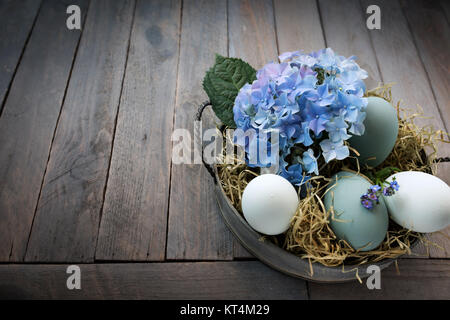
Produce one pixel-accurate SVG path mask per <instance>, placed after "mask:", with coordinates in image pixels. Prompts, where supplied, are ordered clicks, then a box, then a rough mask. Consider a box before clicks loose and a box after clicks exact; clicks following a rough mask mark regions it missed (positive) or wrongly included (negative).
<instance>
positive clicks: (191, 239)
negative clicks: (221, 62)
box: [0, 0, 450, 299]
mask: <svg viewBox="0 0 450 320" xmlns="http://www.w3.org/2000/svg"><path fill="white" fill-rule="evenodd" d="M71 4H76V5H78V6H79V7H80V9H81V25H82V29H81V31H80V30H69V29H68V28H67V26H66V19H67V18H68V17H69V14H67V13H66V9H67V6H68V5H71ZM370 4H377V5H378V6H380V8H381V18H382V20H381V30H368V29H367V27H366V19H367V17H368V15H367V14H366V8H367V7H368V6H369V5H370ZM449 17H450V6H449V3H448V2H447V1H445V0H442V1H414V2H413V1H400V2H399V1H388V0H383V1H380V0H374V1H369V0H362V1H356V0H355V1H331V0H330V1H322V0H319V1H314V0H304V1H288V0H286V1H285V0H274V1H272V0H260V1H257V0H253V1H250V0H249V1H238V0H228V1H219V0H204V1H194V0H184V1H182V2H181V1H176V0H172V1H167V0H155V1H144V0H137V1H134V0H123V1H113V0H111V1H106V0H91V1H90V2H89V1H88V0H71V1H56V0H55V1H53V0H49V1H46V0H44V1H42V3H41V1H37V0H24V1H8V0H2V1H0V26H1V28H0V39H1V42H0V58H1V68H0V102H1V107H0V261H1V265H0V296H1V297H2V298H149V299H157V298H182V299H186V298H188V299H189V298H205V299H214V298H215V299H235V298H241V299H246V298H252V299H320V298H340V299H342V298H343V299H345V298H357V299H359V298H361V299H365V298H382V299H391V298H418V299H422V298H444V299H449V298H450V260H448V258H449V257H450V240H449V238H448V237H449V235H450V228H447V229H446V230H444V231H443V233H442V234H433V235H431V236H429V238H430V240H431V241H433V242H435V243H436V244H438V245H440V246H441V247H442V248H443V249H439V248H437V247H431V248H430V250H429V252H427V250H426V249H425V248H424V247H423V246H422V247H419V248H417V250H416V252H415V255H414V256H412V257H406V258H403V259H400V260H399V271H400V274H398V272H397V270H396V269H395V268H394V267H392V268H390V269H388V270H386V271H385V272H383V273H382V289H381V290H368V289H367V287H366V285H365V284H362V285H360V284H359V283H358V282H356V281H355V282H354V283H348V284H335V285H332V284H329V285H324V284H314V283H307V282H305V281H303V280H300V279H294V278H290V277H287V276H284V275H283V274H281V273H278V272H276V271H273V270H271V269H269V268H268V267H266V266H265V265H263V264H262V263H260V262H259V261H256V260H255V259H254V258H252V256H251V255H249V254H248V253H247V252H246V251H245V249H243V247H241V246H240V245H239V244H238V243H237V242H236V240H235V239H233V236H232V235H231V234H230V232H229V231H228V230H227V228H226V227H225V226H224V224H223V222H222V220H221V218H220V215H219V213H218V208H217V205H216V203H215V200H214V197H213V189H212V180H211V178H210V177H209V176H208V173H207V172H206V170H205V169H204V168H203V167H202V166H201V165H175V164H172V162H171V154H172V141H171V133H172V131H173V130H174V129H175V128H188V129H189V130H191V132H192V130H193V125H194V122H193V117H194V114H195V111H196V108H197V106H198V105H199V103H201V102H202V101H204V100H205V99H206V96H205V94H204V92H203V90H202V87H201V81H202V78H203V75H204V72H205V71H206V70H207V69H208V68H209V67H210V66H211V65H212V63H213V61H214V54H215V53H220V54H222V55H229V56H235V57H241V58H243V59H245V60H246V61H248V62H249V63H250V64H252V65H253V66H254V67H257V68H259V67H261V66H262V65H263V64H264V63H266V62H268V61H271V60H275V59H277V56H278V54H279V53H281V52H284V51H292V50H297V49H303V50H305V51H311V50H317V49H320V48H323V47H326V46H328V47H332V48H333V49H335V50H336V51H337V52H338V53H340V54H342V55H352V54H354V55H357V56H358V58H359V62H360V64H361V65H362V67H363V68H364V69H366V70H367V71H368V72H369V74H370V79H369V80H368V82H367V83H368V87H373V86H375V85H376V84H377V83H378V82H379V81H383V82H396V85H395V86H394V89H393V94H394V98H395V99H403V101H404V103H405V104H407V105H411V106H413V107H414V106H415V105H416V104H419V105H421V106H422V107H423V108H424V110H425V111H426V113H427V114H428V115H430V116H431V117H433V118H432V119H424V120H423V123H431V124H433V125H434V127H435V128H442V129H444V130H447V131H448V130H450V97H449V89H450V80H449V66H450V48H449V46H450V29H449V20H448V19H449ZM207 125H208V124H204V126H207ZM210 125H212V124H211V123H210ZM440 153H441V155H442V156H448V155H450V146H449V145H445V146H444V145H443V146H441V148H440ZM439 176H440V177H441V178H442V179H444V180H445V181H446V182H447V183H450V164H449V163H447V164H441V165H440V167H439ZM70 264H76V265H78V266H79V267H80V268H81V283H82V289H81V290H68V289H67V288H66V279H67V277H68V276H69V275H68V274H67V273H66V268H67V266H68V265H70Z"/></svg>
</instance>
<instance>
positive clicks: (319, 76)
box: [233, 48, 367, 184]
mask: <svg viewBox="0 0 450 320" xmlns="http://www.w3.org/2000/svg"><path fill="white" fill-rule="evenodd" d="M279 58H280V61H281V62H280V63H277V62H271V63H268V64H267V65H265V66H264V67H263V68H261V69H260V70H258V71H257V73H256V80H255V81H253V83H248V84H246V85H244V86H243V87H242V88H241V89H240V91H239V94H238V95H237V97H236V100H235V103H234V107H233V112H234V121H235V123H236V126H237V128H238V129H241V130H243V131H246V130H254V132H255V133H254V134H248V135H247V138H246V139H241V140H240V141H239V142H237V143H238V144H240V145H242V146H243V147H244V148H245V152H246V161H247V163H249V165H252V166H263V163H271V164H273V163H279V172H278V174H280V175H282V176H284V177H288V178H289V180H290V181H291V182H294V184H297V183H301V181H302V180H304V178H305V177H304V172H305V173H307V174H312V173H314V174H316V175H317V174H319V172H318V166H317V161H318V158H316V157H315V156H314V154H315V153H316V154H320V153H321V157H323V159H324V160H325V161H326V162H329V161H332V160H334V159H336V160H343V159H345V158H346V157H348V156H349V149H348V147H347V146H346V145H345V143H344V142H345V141H346V140H347V139H349V138H350V137H351V135H362V134H363V133H364V130H365V127H364V123H363V122H364V120H365V116H366V114H365V108H366V106H367V99H366V98H364V92H365V89H366V88H365V85H364V81H363V80H364V79H365V78H366V77H367V72H366V71H364V70H363V69H361V68H360V67H359V66H358V64H357V63H356V62H355V57H349V58H346V57H343V56H339V55H337V54H335V53H334V51H333V50H331V49H330V48H326V49H323V50H319V51H317V52H312V53H309V54H305V53H303V52H301V51H293V52H286V53H283V54H281V55H280V57H279ZM267 130H276V132H278V133H279V139H278V141H279V143H278V144H277V146H276V147H278V149H279V152H278V154H275V152H272V150H275V147H274V148H268V149H269V150H271V152H270V154H269V155H267V156H261V155H250V154H249V153H251V152H254V150H262V149H264V148H263V147H260V146H266V144H271V143H272V142H271V139H268V138H263V137H261V135H262V133H263V132H265V131H267ZM315 142H317V143H315ZM294 146H295V148H296V149H298V150H299V151H298V152H300V153H297V154H296V155H291V148H292V147H294ZM318 146H320V150H317V149H319V148H318ZM320 151H321V152H320ZM277 156H278V157H279V159H278V160H277V159H276V157H277ZM266 160H267V161H266ZM277 161H278V162H277ZM250 162H251V164H250ZM300 177H301V179H300Z"/></svg>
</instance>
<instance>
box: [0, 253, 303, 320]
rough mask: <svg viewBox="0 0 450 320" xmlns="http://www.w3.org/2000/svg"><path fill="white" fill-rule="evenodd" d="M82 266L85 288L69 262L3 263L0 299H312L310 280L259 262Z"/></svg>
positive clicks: (82, 279)
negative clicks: (76, 286) (70, 283)
mask: <svg viewBox="0 0 450 320" xmlns="http://www.w3.org/2000/svg"><path fill="white" fill-rule="evenodd" d="M79 267H80V270H81V289H80V290H68V289H67V287H66V281H67V277H68V276H69V275H68V274H67V273H66V269H67V265H0V299H189V300H191V299H194V300H197V299H198V300H209V299H229V300H235V299H253V300H263V299H283V300H287V299H292V300H294V299H295V300H300V299H302V300H303V299H307V291H306V282H305V281H303V280H300V279H295V278H291V277H288V276H285V275H283V274H281V273H279V272H277V271H274V270H272V269H270V268H268V267H266V266H265V265H263V264H262V263H260V262H257V261H245V262H195V263H182V262H177V263H141V264H135V263H126V264H85V265H79ZM169 312H170V311H169ZM175 312H178V310H175ZM175 317H176V314H174V317H171V318H175Z"/></svg>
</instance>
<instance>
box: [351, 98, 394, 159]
mask: <svg viewBox="0 0 450 320" xmlns="http://www.w3.org/2000/svg"><path fill="white" fill-rule="evenodd" d="M367 100H368V103H367V108H366V119H365V120H364V126H365V131H364V134H363V135H362V136H356V135H355V136H353V137H352V138H350V139H349V143H350V145H351V146H352V147H353V148H355V149H356V150H358V152H359V153H360V156H359V162H360V163H362V164H367V165H369V166H371V167H376V166H378V165H379V164H381V163H382V162H383V161H384V160H386V158H387V157H388V156H389V154H390V153H391V152H392V149H393V148H394V145H395V141H396V140H397V135H398V119H397V112H396V110H395V108H394V107H393V106H392V105H391V104H390V103H389V102H387V101H386V100H384V99H381V98H378V97H368V98H367ZM373 157H375V158H374V159H371V158H373Z"/></svg>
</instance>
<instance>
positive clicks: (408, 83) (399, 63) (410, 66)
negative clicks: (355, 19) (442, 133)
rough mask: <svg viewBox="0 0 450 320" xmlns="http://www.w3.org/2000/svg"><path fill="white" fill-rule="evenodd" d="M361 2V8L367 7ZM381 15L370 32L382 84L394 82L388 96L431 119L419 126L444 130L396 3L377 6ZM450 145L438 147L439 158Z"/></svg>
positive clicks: (421, 65) (404, 21)
mask: <svg viewBox="0 0 450 320" xmlns="http://www.w3.org/2000/svg"><path fill="white" fill-rule="evenodd" d="M371 3H372V2H370V1H369V0H363V1H362V5H363V7H367V6H369V5H370V4H371ZM377 5H379V6H380V9H381V12H382V13H383V16H382V22H381V29H380V30H370V31H369V35H370V36H371V38H372V40H373V46H374V49H375V54H376V56H377V59H378V61H379V66H380V72H381V76H382V78H383V81H384V82H385V83H389V82H394V83H395V85H394V86H393V88H392V95H393V98H394V100H395V101H398V100H400V99H401V100H402V101H403V103H402V105H403V106H408V107H409V108H416V106H417V105H420V106H422V108H423V110H424V112H425V113H426V115H427V116H428V117H433V118H432V119H420V120H419V121H417V123H418V124H420V125H425V124H427V125H432V126H433V127H434V128H435V129H436V130H438V129H445V126H444V123H443V121H442V119H441V115H440V112H439V109H438V106H437V104H436V100H435V98H434V95H433V92H432V90H431V86H430V83H429V81H428V77H427V74H426V71H425V69H424V67H423V64H422V61H421V59H420V56H419V54H418V52H417V48H416V46H415V44H414V41H413V38H412V35H411V32H410V30H409V27H408V24H407V21H406V18H405V16H404V15H403V12H402V10H401V7H400V5H399V3H398V2H397V1H385V0H380V1H378V2H377ZM449 151H450V144H446V145H444V144H442V145H441V146H440V154H441V155H448V153H449Z"/></svg>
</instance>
